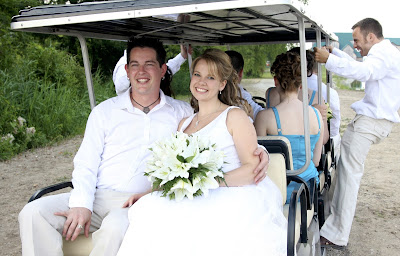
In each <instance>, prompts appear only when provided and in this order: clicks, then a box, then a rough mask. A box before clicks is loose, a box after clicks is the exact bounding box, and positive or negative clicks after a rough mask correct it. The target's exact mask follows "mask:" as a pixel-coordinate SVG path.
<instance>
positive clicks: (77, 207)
mask: <svg viewBox="0 0 400 256" xmlns="http://www.w3.org/2000/svg"><path fill="white" fill-rule="evenodd" d="M103 127H104V125H103V121H102V119H101V116H100V115H99V112H98V108H94V109H93V111H92V113H91V114H90V116H89V119H88V121H87V124H86V131H85V136H84V139H83V141H82V144H81V146H80V148H79V150H78V153H77V154H76V156H75V158H74V171H73V173H72V177H73V178H72V183H73V185H74V189H73V190H72V191H71V196H70V199H69V207H70V209H69V210H68V211H65V212H56V213H54V214H55V215H57V216H64V217H66V221H65V223H64V228H63V232H62V234H63V236H65V238H66V240H69V239H71V241H73V240H75V238H76V237H77V236H78V235H79V233H80V231H81V229H84V230H85V235H86V236H88V235H89V227H90V223H91V215H92V210H93V201H94V194H95V192H96V183H97V173H98V167H99V165H100V161H101V154H102V153H103V147H104V132H103V131H104V129H103Z"/></svg>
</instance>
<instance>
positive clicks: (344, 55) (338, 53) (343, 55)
mask: <svg viewBox="0 0 400 256" xmlns="http://www.w3.org/2000/svg"><path fill="white" fill-rule="evenodd" d="M332 54H334V55H336V56H338V57H340V58H346V59H348V60H349V61H356V60H355V59H353V58H352V57H351V56H350V55H348V54H347V53H345V52H344V51H341V50H339V49H338V48H333V50H332Z"/></svg>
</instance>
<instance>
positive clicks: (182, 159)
mask: <svg viewBox="0 0 400 256" xmlns="http://www.w3.org/2000/svg"><path fill="white" fill-rule="evenodd" d="M176 159H178V161H179V162H181V163H184V162H185V158H183V156H180V155H177V156H176Z"/></svg>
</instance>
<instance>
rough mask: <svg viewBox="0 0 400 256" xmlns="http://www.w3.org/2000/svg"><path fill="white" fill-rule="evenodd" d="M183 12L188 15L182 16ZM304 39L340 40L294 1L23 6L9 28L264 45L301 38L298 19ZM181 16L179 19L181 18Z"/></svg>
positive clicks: (153, 0) (142, 0)
mask: <svg viewBox="0 0 400 256" xmlns="http://www.w3.org/2000/svg"><path fill="white" fill-rule="evenodd" d="M179 14H187V15H186V16H185V18H183V19H182V21H178V16H179ZM299 17H301V18H302V19H303V20H304V29H305V39H306V41H307V42H314V41H316V39H317V35H316V34H317V33H316V30H317V31H320V32H321V39H322V40H326V39H329V40H333V41H337V37H336V36H335V35H334V34H333V33H329V32H327V31H326V30H324V29H323V27H322V25H320V24H318V23H317V22H316V21H314V20H312V19H311V17H310V15H309V13H307V12H306V9H305V7H304V6H303V5H302V4H301V3H299V2H298V1H290V0H212V1H210V0H135V1H123V0H120V1H103V2H87V3H81V4H69V5H46V6H39V7H34V8H29V9H25V10H21V11H20V13H19V15H17V16H14V17H13V18H12V22H11V28H12V29H14V30H18V31H25V32H36V33H44V34H60V35H75V34H79V35H81V36H83V37H85V38H99V39H111V40H127V39H128V38H129V37H130V36H132V35H135V36H146V37H155V38H158V39H160V40H162V41H163V42H164V43H167V44H180V43H182V42H185V43H190V44H193V45H224V44H230V45H235V44H265V43H290V42H293V43H295V42H299V22H298V18H299ZM180 20H181V19H180Z"/></svg>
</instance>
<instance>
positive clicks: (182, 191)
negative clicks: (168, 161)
mask: <svg viewBox="0 0 400 256" xmlns="http://www.w3.org/2000/svg"><path fill="white" fill-rule="evenodd" d="M170 191H171V193H175V200H176V201H181V200H182V199H183V198H184V197H185V196H186V197H187V198H189V199H190V200H192V199H193V193H194V192H196V191H197V190H196V191H194V190H193V186H192V185H191V184H189V183H187V182H185V181H184V180H182V179H179V180H178V182H177V183H175V185H174V186H173V187H172V188H171V190H170Z"/></svg>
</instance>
